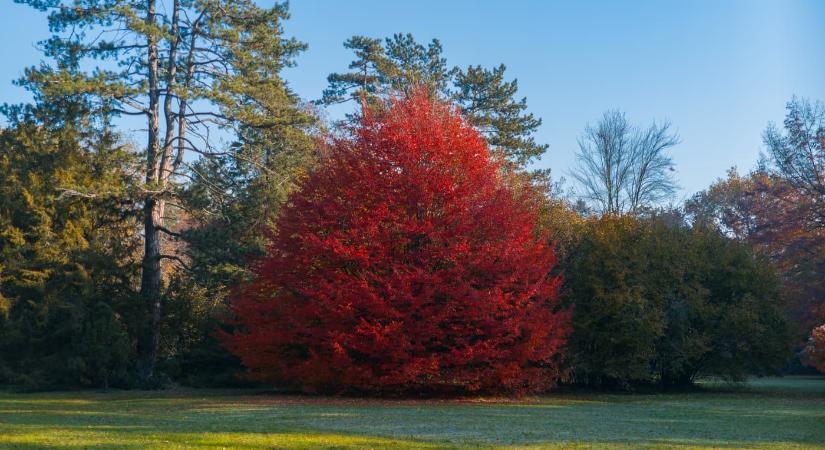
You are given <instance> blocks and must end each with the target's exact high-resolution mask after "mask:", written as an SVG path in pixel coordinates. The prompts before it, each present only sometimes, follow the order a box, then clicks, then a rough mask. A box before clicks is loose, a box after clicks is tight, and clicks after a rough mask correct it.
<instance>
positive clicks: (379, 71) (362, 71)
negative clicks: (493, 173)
mask: <svg viewBox="0 0 825 450" xmlns="http://www.w3.org/2000/svg"><path fill="white" fill-rule="evenodd" d="M344 47H346V48H348V49H351V50H353V52H354V53H355V57H356V59H355V60H354V61H353V62H352V63H351V64H350V65H349V69H350V70H351V72H345V73H333V74H330V75H329V77H328V78H327V80H328V81H329V87H328V88H327V89H326V90H325V91H324V93H323V97H322V98H321V100H320V103H322V104H326V105H329V104H335V103H342V102H345V101H349V100H355V101H356V102H360V101H361V99H362V98H364V99H365V100H366V101H367V102H368V104H371V105H372V104H375V103H376V102H380V100H379V99H380V97H382V96H386V95H388V94H395V93H399V92H403V93H409V92H411V91H414V90H416V89H420V88H424V89H426V90H427V91H428V92H430V94H441V95H443V96H445V97H448V98H450V99H451V100H452V101H453V102H455V103H456V104H457V105H458V106H459V107H460V108H461V111H462V114H463V115H464V117H465V118H466V119H467V121H468V122H469V123H470V124H472V125H473V126H474V127H476V128H477V129H478V130H479V131H480V132H481V133H482V134H483V135H484V137H485V138H486V139H487V142H488V144H489V145H490V148H491V149H492V151H493V152H494V154H496V155H497V156H500V157H502V158H503V159H504V160H505V161H507V163H508V166H509V167H510V168H514V169H524V168H526V167H527V166H528V165H529V164H530V163H531V162H533V161H535V160H537V159H539V158H540V157H541V156H542V155H543V154H544V152H545V151H546V150H547V145H545V144H539V143H537V142H536V140H535V137H534V134H535V132H536V131H537V130H538V128H539V127H540V126H541V119H539V118H537V117H535V116H534V115H533V114H531V113H528V112H527V99H526V98H521V99H519V98H518V97H516V93H517V92H518V82H517V81H516V80H512V81H507V80H506V78H505V74H504V72H505V70H506V68H505V66H504V65H503V64H501V65H499V66H498V67H494V68H492V69H486V68H483V67H481V66H469V67H467V69H466V70H464V69H461V68H458V67H454V68H449V67H448V66H447V61H446V59H445V58H444V57H443V56H442V47H441V43H440V42H439V41H438V40H437V39H433V40H432V41H431V42H429V43H428V44H427V45H426V46H425V45H423V44H420V43H418V42H416V41H415V39H414V38H413V36H412V35H411V34H400V33H399V34H395V35H393V36H392V37H391V38H387V39H384V40H381V39H372V38H367V37H364V36H353V37H352V38H350V39H348V40H347V41H346V42H344Z"/></svg>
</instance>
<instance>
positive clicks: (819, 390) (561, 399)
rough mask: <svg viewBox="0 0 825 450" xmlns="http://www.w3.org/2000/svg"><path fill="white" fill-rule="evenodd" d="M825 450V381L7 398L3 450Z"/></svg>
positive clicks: (0, 421) (0, 400)
mask: <svg viewBox="0 0 825 450" xmlns="http://www.w3.org/2000/svg"><path fill="white" fill-rule="evenodd" d="M675 446H678V447H695V448H706V447H713V448H719V447H724V448H729V447H747V448H824V449H825V378H823V377H793V378H769V379H761V380H755V381H753V382H751V383H748V384H747V385H746V386H738V387H731V386H726V385H722V384H717V383H705V384H703V389H702V391H700V392H692V393H679V394H666V395H664V394H632V395H631V394H593V393H562V394H555V395H548V396H541V397H529V398H524V399H519V400H506V399H471V400H436V401H416V400H406V401H382V400H358V399H346V398H344V399H341V398H319V397H299V396H280V395H273V394H271V393H265V392H253V391H213V390H179V391H159V392H138V391H109V392H89V391H86V392H60V393H36V394H0V447H2V448H8V447H11V448H23V447H25V448H92V447H93V448H147V447H148V448H164V449H169V448H192V447H203V448H244V449H251V448H278V449H280V448H289V449H292V448H464V447H470V448H479V447H481V448H489V447H516V448H571V447H572V448H576V447H582V448H616V447H633V448H649V447H675Z"/></svg>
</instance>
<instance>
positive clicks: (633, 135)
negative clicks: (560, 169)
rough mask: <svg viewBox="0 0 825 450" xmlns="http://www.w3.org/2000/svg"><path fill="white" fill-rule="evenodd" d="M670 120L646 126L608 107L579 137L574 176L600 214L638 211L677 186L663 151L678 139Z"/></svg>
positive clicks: (591, 204)
mask: <svg viewBox="0 0 825 450" xmlns="http://www.w3.org/2000/svg"><path fill="white" fill-rule="evenodd" d="M670 127H671V125H670V123H669V122H663V123H661V124H657V123H655V122H654V123H653V124H651V125H650V126H649V127H647V128H646V129H641V128H639V127H636V126H633V125H631V124H630V123H629V122H628V120H627V118H626V117H625V114H624V113H623V112H621V111H618V110H612V111H607V112H605V113H604V115H603V116H602V118H601V120H599V122H597V123H596V125H590V124H588V125H587V126H586V127H585V130H584V134H583V135H582V136H581V137H580V138H579V151H578V153H577V154H576V159H577V161H578V166H577V167H576V169H574V171H573V173H572V176H573V178H574V179H575V180H576V181H578V183H579V184H580V186H581V188H582V189H583V191H584V192H583V193H582V199H583V200H584V201H586V202H587V203H588V204H589V205H590V207H591V208H592V209H594V210H596V211H598V212H600V213H602V214H624V213H636V212H638V211H639V210H640V209H642V208H645V207H648V206H651V205H654V204H656V203H657V202H659V201H661V200H664V199H666V198H668V197H669V196H671V195H673V193H674V192H675V191H676V189H677V185H676V182H675V180H674V176H673V172H674V169H673V160H672V159H671V158H670V156H668V154H667V150H668V149H669V148H671V147H673V146H675V145H676V144H678V143H679V138H678V137H677V136H676V134H673V133H671V132H670Z"/></svg>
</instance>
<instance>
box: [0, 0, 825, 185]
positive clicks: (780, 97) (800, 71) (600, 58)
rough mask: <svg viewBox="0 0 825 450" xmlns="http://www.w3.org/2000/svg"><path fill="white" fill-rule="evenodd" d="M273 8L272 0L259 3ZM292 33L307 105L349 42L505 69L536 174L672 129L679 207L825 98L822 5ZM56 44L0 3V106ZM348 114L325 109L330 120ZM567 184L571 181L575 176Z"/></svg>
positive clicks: (33, 19)
mask: <svg viewBox="0 0 825 450" xmlns="http://www.w3.org/2000/svg"><path fill="white" fill-rule="evenodd" d="M260 3H261V4H267V3H269V1H268V0H267V1H264V0H261V1H260ZM290 6H291V11H292V19H291V20H290V21H289V22H288V23H287V24H286V26H285V28H286V30H287V33H288V34H290V35H292V36H295V37H297V38H298V39H300V40H302V41H304V42H307V43H308V44H309V51H308V52H306V53H305V54H303V55H302V56H301V57H300V58H299V59H298V66H297V67H296V68H292V69H289V70H288V71H287V72H286V73H285V77H286V79H287V80H288V81H289V83H290V85H291V86H292V88H293V89H294V90H295V91H296V92H297V93H298V94H300V95H301V96H302V97H304V98H305V99H309V100H311V99H316V98H318V97H319V96H320V94H321V91H322V90H323V88H324V87H325V86H326V81H325V78H326V76H327V74H329V73H330V72H335V71H343V70H345V69H346V66H347V64H348V63H349V62H350V61H351V60H352V55H351V54H350V53H349V52H348V51H347V50H346V49H344V48H343V46H342V43H343V41H344V40H345V39H346V38H348V37H349V36H352V35H354V34H360V35H366V36H371V37H384V36H389V35H391V34H393V33H396V32H411V33H413V34H414V35H415V37H416V38H417V39H418V40H419V41H428V40H430V39H432V38H438V39H439V40H441V42H442V44H443V46H444V53H445V56H446V57H447V60H448V63H449V64H450V65H460V66H467V65H469V64H481V65H484V66H493V65H496V64H498V63H502V62H503V63H505V64H506V65H507V67H508V70H507V72H508V74H509V76H510V77H512V78H517V79H518V81H519V87H520V94H521V95H523V96H526V97H527V100H528V104H529V106H530V111H532V112H533V113H535V114H536V115H537V116H539V117H541V118H542V119H543V120H544V124H543V125H542V127H541V129H540V131H539V133H538V136H537V138H538V140H539V141H540V142H544V143H548V144H550V150H549V151H548V154H547V155H546V156H545V157H544V158H543V159H542V161H541V162H540V163H539V166H540V167H550V168H552V169H553V172H554V176H555V177H558V176H564V175H566V174H567V173H568V172H569V170H570V168H571V167H572V165H573V164H574V162H575V158H574V154H575V151H576V148H577V144H576V138H577V136H578V135H579V134H580V133H581V130H582V129H583V127H584V126H585V124H586V123H587V122H593V121H595V120H596V119H598V118H599V116H600V115H601V113H602V112H603V111H604V110H606V109H611V108H620V109H622V110H624V111H625V112H626V113H627V115H628V117H629V118H630V119H631V120H632V121H634V122H639V123H647V122H649V121H650V120H653V119H669V120H670V121H671V122H673V124H674V126H675V128H676V129H677V130H678V132H679V135H680V136H681V139H682V143H681V144H680V145H679V146H677V147H676V148H675V149H674V151H673V155H674V159H675V161H676V164H677V167H676V168H677V172H678V177H679V182H680V184H681V186H682V187H683V190H682V192H681V194H680V199H681V198H683V197H684V196H686V195H689V194H690V193H693V192H695V191H697V190H701V189H704V188H705V187H707V186H708V185H709V184H710V183H711V182H712V181H713V180H714V179H716V178H718V177H721V176H723V175H724V174H725V171H726V170H727V169H728V168H730V167H731V166H738V167H739V168H740V169H743V170H747V169H749V168H751V167H753V165H754V164H755V162H756V160H757V158H758V155H759V152H760V150H761V149H762V143H761V133H762V131H763V130H764V129H765V126H766V125H767V123H768V122H769V121H775V122H781V120H782V118H783V116H784V104H785V102H786V101H787V100H788V99H790V97H791V96H792V95H794V94H796V95H799V96H804V97H809V98H812V99H820V100H825V1H824V0H788V1H761V0H740V1H734V0H690V1H688V0H684V1H675V0H674V1H667V0H660V1H572V0H571V1H568V2H551V1H458V0H437V1H424V0H415V1H413V0H409V1H389V0H387V1H366V0H365V1H360V0H351V1H346V2H345V1H332V0H330V1H320V0H317V1H309V0H293V1H292V2H291V5H290ZM47 35H48V29H47V25H46V21H45V18H44V16H43V15H42V13H38V12H36V11H34V10H31V9H29V8H28V7H25V6H22V5H17V4H14V3H12V1H11V0H0V61H2V64H0V102H18V101H22V100H25V99H26V98H27V95H26V94H25V92H24V91H23V90H21V89H20V88H18V87H15V86H12V85H11V80H12V79H15V78H17V77H19V76H20V74H21V73H22V70H23V67H25V66H29V65H32V64H36V63H37V62H38V61H39V60H40V55H39V53H38V51H37V50H36V48H35V46H34V43H35V42H36V41H38V40H41V39H43V38H45V37H46V36H47ZM339 114H340V111H331V113H330V115H331V117H336V116H337V115H339ZM568 178H569V177H568Z"/></svg>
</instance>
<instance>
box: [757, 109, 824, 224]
mask: <svg viewBox="0 0 825 450" xmlns="http://www.w3.org/2000/svg"><path fill="white" fill-rule="evenodd" d="M786 110H787V115H786V117H785V123H784V125H785V132H784V133H783V132H782V131H781V130H779V129H778V128H777V127H776V125H774V124H770V125H768V129H767V130H766V131H765V133H764V135H763V140H764V142H765V145H766V146H767V147H768V154H769V156H770V160H771V163H772V165H773V168H774V169H775V171H776V172H777V175H778V176H779V177H780V178H781V179H782V180H783V181H784V182H785V183H787V184H788V185H789V186H790V187H791V188H792V189H793V190H794V191H795V192H796V196H795V198H796V199H797V201H798V206H799V207H800V208H803V209H806V210H807V214H806V215H807V216H808V224H807V226H808V227H811V228H825V104H823V103H821V102H813V103H812V102H810V101H809V100H806V99H804V98H797V97H794V98H793V99H791V101H790V102H788V104H787V106H786Z"/></svg>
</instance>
